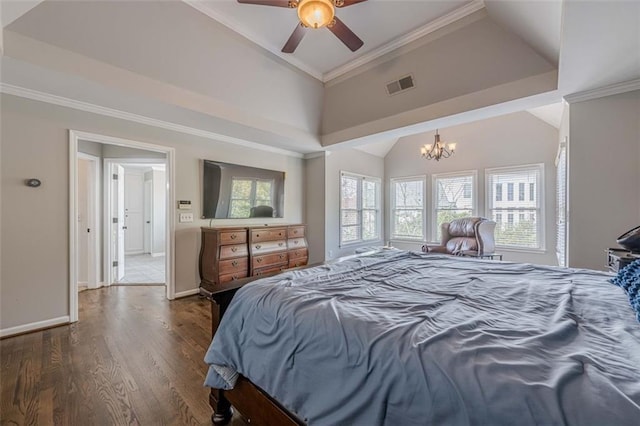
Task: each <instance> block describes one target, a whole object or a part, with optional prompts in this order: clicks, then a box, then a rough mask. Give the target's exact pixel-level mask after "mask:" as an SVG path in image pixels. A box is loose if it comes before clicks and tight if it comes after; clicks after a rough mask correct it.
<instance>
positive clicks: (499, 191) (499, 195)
mask: <svg viewBox="0 0 640 426" xmlns="http://www.w3.org/2000/svg"><path fill="white" fill-rule="evenodd" d="M495 192H496V201H502V184H501V183H498V184H496V191H495Z"/></svg>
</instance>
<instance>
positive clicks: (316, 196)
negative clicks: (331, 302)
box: [304, 154, 326, 263]
mask: <svg viewBox="0 0 640 426" xmlns="http://www.w3.org/2000/svg"><path fill="white" fill-rule="evenodd" d="M304 163H305V167H304V194H305V203H304V206H305V215H304V216H305V223H306V224H307V243H308V244H309V263H315V262H323V261H324V260H325V253H326V251H325V190H326V187H325V183H326V182H325V167H326V157H325V155H324V154H323V155H320V156H318V157H315V158H309V159H306V160H305V162H304Z"/></svg>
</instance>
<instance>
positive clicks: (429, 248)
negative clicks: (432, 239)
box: [422, 244, 451, 254]
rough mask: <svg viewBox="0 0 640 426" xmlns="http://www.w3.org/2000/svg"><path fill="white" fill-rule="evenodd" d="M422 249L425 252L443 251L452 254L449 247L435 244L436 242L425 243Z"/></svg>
mask: <svg viewBox="0 0 640 426" xmlns="http://www.w3.org/2000/svg"><path fill="white" fill-rule="evenodd" d="M422 251H423V252H424V253H442V254H451V253H449V252H448V251H447V247H446V246H443V245H435V244H425V245H423V246H422Z"/></svg>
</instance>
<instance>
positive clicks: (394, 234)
mask: <svg viewBox="0 0 640 426" xmlns="http://www.w3.org/2000/svg"><path fill="white" fill-rule="evenodd" d="M424 183H425V178H408V179H392V180H391V202H392V206H391V238H392V239H409V240H424V239H425V215H424V207H425V204H424V199H425V197H424Z"/></svg>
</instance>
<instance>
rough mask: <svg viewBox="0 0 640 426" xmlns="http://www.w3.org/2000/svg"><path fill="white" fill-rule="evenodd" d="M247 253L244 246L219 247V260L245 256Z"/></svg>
mask: <svg viewBox="0 0 640 426" xmlns="http://www.w3.org/2000/svg"><path fill="white" fill-rule="evenodd" d="M248 254H249V251H248V250H247V245H246V244H234V245H232V246H221V247H220V259H230V258H232V257H241V256H247V255H248Z"/></svg>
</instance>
